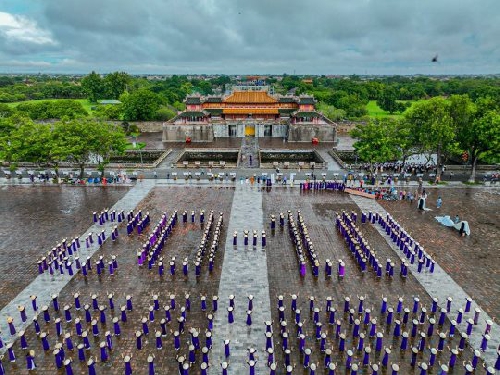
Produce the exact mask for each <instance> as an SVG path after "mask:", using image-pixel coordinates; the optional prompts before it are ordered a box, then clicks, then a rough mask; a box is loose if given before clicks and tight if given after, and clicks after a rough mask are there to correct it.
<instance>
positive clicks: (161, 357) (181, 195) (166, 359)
mask: <svg viewBox="0 0 500 375" xmlns="http://www.w3.org/2000/svg"><path fill="white" fill-rule="evenodd" d="M232 195H233V191H232V190H230V189H222V188H221V189H218V188H185V187H168V188H162V187H158V188H156V189H154V190H153V191H151V193H150V194H149V195H148V196H147V197H146V198H145V199H144V200H143V201H142V202H141V203H140V204H139V205H138V209H141V210H142V211H143V213H145V212H147V211H149V212H150V214H151V218H152V222H151V225H155V223H156V222H157V221H158V220H159V219H160V217H161V213H163V212H169V213H171V212H172V211H173V210H174V209H177V210H178V212H180V213H182V212H183V211H184V210H188V211H189V212H191V210H195V211H196V213H198V212H199V210H200V209H205V210H206V211H208V210H209V208H210V207H217V212H219V211H222V212H227V213H229V211H230V207H231V202H232ZM148 229H150V228H148ZM147 232H148V231H147V230H146V233H147ZM201 235H202V226H200V223H199V220H198V214H197V215H196V222H195V223H191V222H188V223H187V224H184V223H182V220H181V222H180V223H178V224H177V226H176V228H175V229H174V231H173V235H172V237H171V238H169V239H168V240H167V241H166V244H165V247H164V249H163V255H164V256H165V259H166V260H170V258H171V257H172V256H175V257H176V262H177V263H176V265H177V272H176V275H175V276H173V277H172V276H171V275H170V274H169V269H168V266H166V267H165V274H164V275H163V276H162V277H160V276H159V275H158V273H157V272H158V268H157V267H155V268H153V270H151V271H149V270H148V269H147V267H143V268H139V267H138V266H137V260H136V251H137V250H138V249H140V248H141V246H142V243H143V241H144V240H145V237H144V236H142V238H139V237H138V236H137V234H134V235H132V236H130V237H127V236H126V232H125V231H124V228H122V229H121V230H120V237H119V240H118V241H117V242H116V243H111V242H109V241H107V242H106V243H105V244H104V246H103V247H102V249H101V250H99V251H98V252H97V253H96V254H95V255H94V257H98V256H99V255H103V256H104V257H105V259H109V257H110V255H111V254H115V255H117V258H118V271H117V272H115V274H114V275H113V276H110V275H109V274H108V273H106V274H105V275H102V276H100V277H97V275H96V274H95V270H94V271H93V272H94V273H92V274H89V276H88V277H87V278H84V277H83V276H82V275H81V274H78V275H77V276H75V277H74V278H73V279H72V280H71V281H70V282H69V283H68V284H67V286H66V287H64V288H63V289H62V291H61V293H60V297H59V301H60V305H61V306H64V304H70V305H72V306H73V305H74V301H73V298H72V296H73V293H75V292H76V291H78V292H79V293H80V295H81V296H82V297H81V301H82V305H83V304H84V303H88V304H90V303H91V299H90V295H91V294H92V293H97V294H98V295H99V304H102V305H105V306H107V308H108V310H107V311H106V315H107V323H106V324H105V325H99V329H100V336H99V337H98V338H97V339H94V338H93V337H92V338H91V339H90V341H91V346H92V347H91V349H90V350H89V351H87V352H86V357H87V359H88V358H89V357H90V356H93V357H94V358H99V349H98V344H99V342H100V341H102V340H104V339H103V337H104V336H103V333H104V331H105V330H109V331H111V332H112V331H113V325H112V323H111V318H112V317H113V316H118V317H120V311H119V306H121V305H124V304H125V296H126V295H127V294H130V295H132V296H133V304H134V310H133V311H132V312H129V313H127V319H128V320H127V323H121V322H120V324H121V329H122V334H121V336H120V337H119V338H116V337H115V338H113V341H114V350H113V351H112V353H111V354H110V359H109V361H107V362H106V363H98V364H97V367H96V369H97V372H98V373H116V374H122V373H123V362H122V357H121V355H122V354H133V360H132V366H133V368H134V369H135V370H136V371H137V370H139V371H140V372H139V373H142V372H143V371H144V372H145V371H146V368H147V367H146V366H147V357H148V355H150V354H155V355H156V360H155V363H156V365H157V369H158V370H159V371H161V373H175V371H176V368H177V365H176V362H175V354H181V355H184V356H187V354H188V351H187V341H188V340H187V336H188V333H184V334H183V335H182V339H181V341H182V348H181V350H180V351H179V353H176V352H175V351H174V349H173V338H172V333H170V329H172V330H176V329H177V321H176V319H177V318H178V317H179V314H180V312H179V311H180V310H179V309H180V307H179V306H182V305H184V296H185V293H190V294H191V303H192V307H191V311H190V312H189V313H188V316H187V318H188V319H187V323H186V332H187V331H188V329H189V328H191V327H196V328H198V329H199V330H201V333H200V338H201V341H202V342H204V341H205V339H204V327H206V325H207V323H206V322H207V318H206V313H205V312H203V311H201V306H200V295H206V296H207V300H210V298H211V296H212V295H217V293H218V286H219V279H220V270H221V267H222V259H223V255H224V251H223V249H224V238H225V231H223V236H222V241H221V249H220V250H219V252H218V255H217V257H216V260H215V268H214V270H213V272H212V273H211V274H210V273H209V272H208V268H207V265H206V263H205V264H204V265H203V267H202V274H201V276H200V277H198V278H196V277H195V275H194V267H193V263H192V262H193V260H194V255H195V253H196V249H197V247H198V245H199V242H200V240H201ZM184 257H188V259H189V262H190V263H189V266H190V270H189V273H188V276H187V277H184V275H182V269H181V262H182V259H184ZM48 292H49V291H48ZM107 293H114V301H115V310H114V311H111V310H110V308H109V306H108V301H107V298H106V295H107ZM155 293H157V294H158V295H159V300H160V306H161V308H160V311H159V312H157V313H156V319H155V322H154V323H150V330H151V333H150V334H149V335H148V337H145V340H144V349H143V350H142V351H137V350H135V346H136V340H135V331H136V330H140V329H141V324H140V319H141V317H147V316H148V308H149V306H151V305H152V304H153V302H152V295H153V294H155ZM171 293H173V294H175V295H176V302H177V304H178V306H177V308H176V310H174V311H172V314H171V316H172V322H171V323H170V324H169V325H168V330H169V332H168V335H167V337H166V338H164V339H163V349H162V350H156V349H155V339H154V330H155V329H156V330H159V329H160V324H159V320H160V319H161V317H163V316H164V312H163V306H164V305H166V304H168V303H169V301H170V300H169V295H170V294H171ZM26 305H27V311H31V306H29V301H26ZM91 312H92V317H93V318H96V319H99V313H98V312H96V311H93V310H92V308H91ZM50 314H51V318H52V320H53V319H54V318H55V317H56V316H60V317H61V318H62V319H63V321H64V314H61V312H60V313H57V314H56V313H55V312H54V311H53V310H52V308H51V309H50ZM72 314H73V318H75V317H76V316H80V317H81V318H82V320H83V321H84V319H83V317H84V312H83V310H81V311H80V312H77V311H75V308H74V307H73V308H72ZM30 315H31V313H30ZM15 318H16V319H17V320H19V319H18V316H17V315H16V316H15ZM39 323H40V326H41V327H42V331H48V332H49V333H50V335H49V341H50V345H51V349H53V347H54V345H55V343H56V342H57V341H59V342H61V341H62V340H61V339H58V338H57V337H56V335H55V330H54V324H53V323H51V324H49V325H46V324H45V323H44V322H43V319H42V315H40V316H39ZM84 327H85V328H87V329H90V328H91V327H90V325H87V324H85V323H84ZM64 329H65V331H68V332H72V336H73V341H74V342H75V344H76V343H79V342H80V341H81V339H78V338H77V337H76V335H75V327H74V323H73V322H72V323H68V324H64ZM26 332H27V334H26V337H27V338H28V346H29V348H30V349H34V350H35V351H36V362H37V365H38V370H37V372H38V373H54V371H56V367H55V361H54V356H53V354H52V350H50V351H47V352H44V351H43V350H42V347H41V343H40V341H39V339H37V338H35V337H36V336H35V335H34V326H33V325H31V326H30V327H29V328H27V330H26ZM2 336H3V339H4V342H8V341H10V338H9V337H8V333H7V332H5V331H4V332H3V335H2ZM91 336H92V335H91V333H90V334H89V337H91ZM14 348H15V352H16V355H17V357H18V360H17V362H16V363H14V364H10V363H7V362H6V361H5V359H4V366H5V367H6V370H7V373H13V372H16V373H27V372H28V371H27V370H25V369H24V368H25V361H24V351H22V350H20V349H19V346H18V343H17V342H16V343H15V345H14ZM66 355H67V356H68V357H72V358H73V370H74V371H75V373H86V371H87V370H86V366H85V365H84V364H82V363H80V362H79V361H78V359H77V353H76V350H75V351H66ZM198 355H199V354H198Z"/></svg>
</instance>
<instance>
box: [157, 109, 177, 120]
mask: <svg viewBox="0 0 500 375" xmlns="http://www.w3.org/2000/svg"><path fill="white" fill-rule="evenodd" d="M176 115H177V112H176V111H174V110H172V109H171V108H168V107H162V108H160V109H159V110H157V111H156V113H155V120H158V121H168V120H170V119H172V118H174V117H175V116H176Z"/></svg>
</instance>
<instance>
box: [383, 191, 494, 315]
mask: <svg viewBox="0 0 500 375" xmlns="http://www.w3.org/2000/svg"><path fill="white" fill-rule="evenodd" d="M427 192H428V193H429V197H428V198H427V202H428V203H427V205H428V207H429V208H431V209H432V211H427V212H422V211H419V210H418V209H417V206H416V204H414V205H413V206H411V207H410V206H409V205H407V204H404V203H402V202H388V201H382V202H381V205H382V206H383V207H384V209H386V210H387V211H389V212H390V213H391V215H393V217H394V218H395V219H396V220H397V221H398V222H400V223H401V224H402V225H403V226H404V227H405V228H408V230H409V231H410V232H411V234H412V235H413V237H414V238H415V239H416V240H417V241H419V242H420V244H422V246H424V248H425V249H426V251H427V252H429V253H430V254H433V256H434V258H435V259H436V261H437V262H438V263H439V264H440V265H441V267H443V269H444V270H445V271H446V272H447V273H448V275H450V276H451V277H452V278H453V279H454V280H455V281H456V282H457V283H458V284H460V285H461V286H462V288H463V289H464V290H465V291H466V292H467V293H468V294H470V295H471V296H473V297H474V299H475V300H476V301H477V302H478V303H479V305H480V306H481V307H482V308H483V309H484V310H485V311H486V312H487V313H488V314H490V316H492V317H494V318H495V320H497V321H498V320H499V319H500V252H499V251H498V244H499V243H500V223H499V220H498V218H499V216H498V212H499V210H500V190H499V189H491V188H490V189H488V188H461V189H454V188H446V189H427ZM438 196H441V198H442V199H443V202H444V203H443V206H442V207H441V208H440V209H436V199H437V197H438ZM457 214H458V215H459V217H460V218H461V219H463V220H467V221H468V222H469V226H470V228H471V235H470V236H469V237H460V236H459V235H458V231H456V230H454V229H450V228H446V227H444V226H442V225H441V224H439V223H438V222H437V221H436V220H435V219H434V217H435V216H442V215H450V216H451V218H454V217H455V215H457Z"/></svg>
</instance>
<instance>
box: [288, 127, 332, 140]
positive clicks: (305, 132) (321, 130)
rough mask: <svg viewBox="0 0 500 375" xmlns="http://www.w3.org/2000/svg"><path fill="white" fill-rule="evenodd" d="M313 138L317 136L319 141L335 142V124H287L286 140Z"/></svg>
mask: <svg viewBox="0 0 500 375" xmlns="http://www.w3.org/2000/svg"><path fill="white" fill-rule="evenodd" d="M313 138H318V139H319V141H320V142H335V141H336V129H335V126H333V125H316V124H291V125H290V126H289V129H288V142H311V140H312V139H313Z"/></svg>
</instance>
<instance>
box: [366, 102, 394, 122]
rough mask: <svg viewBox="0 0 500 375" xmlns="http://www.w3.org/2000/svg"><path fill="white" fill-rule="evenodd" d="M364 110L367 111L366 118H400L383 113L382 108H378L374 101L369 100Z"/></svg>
mask: <svg viewBox="0 0 500 375" xmlns="http://www.w3.org/2000/svg"><path fill="white" fill-rule="evenodd" d="M366 110H367V111H368V116H370V117H375V118H381V117H392V118H399V117H401V114H393V115H391V114H390V113H389V112H386V111H384V110H383V109H382V108H380V107H379V106H378V105H377V101H376V100H370V101H369V102H368V104H367V105H366Z"/></svg>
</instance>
